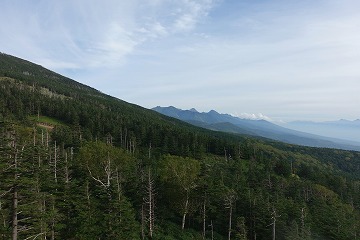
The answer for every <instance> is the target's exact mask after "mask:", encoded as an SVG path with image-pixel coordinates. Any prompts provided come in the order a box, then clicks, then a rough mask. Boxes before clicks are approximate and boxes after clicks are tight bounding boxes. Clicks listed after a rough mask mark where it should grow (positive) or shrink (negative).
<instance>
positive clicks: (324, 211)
mask: <svg viewBox="0 0 360 240" xmlns="http://www.w3.org/2000/svg"><path fill="white" fill-rule="evenodd" d="M0 174H1V175H0V179H1V181H0V239H4V240H7V239H14V240H15V239H89V240H90V239H94V240H95V239H252V240H255V239H289V240H290V239H292V240H296V239H303V240H306V239H319V240H320V239H349V240H350V239H360V152H355V151H344V150H339V149H324V148H310V147H302V146H296V145H290V144H285V143H281V142H276V141H270V140H267V139H260V138H252V137H249V136H246V135H235V134H226V133H220V132H213V131H209V130H205V129H202V128H197V127H194V126H191V125H189V124H186V123H183V122H181V121H178V120H175V119H172V118H169V117H165V116H163V115H160V114H158V113H156V112H153V111H151V110H147V109H144V108H142V107H139V106H136V105H133V104H129V103H126V102H124V101H122V100H119V99H116V98H113V97H111V96H108V95H106V94H103V93H101V92H99V91H97V90H95V89H92V88H90V87H87V86H85V85H82V84H80V83H77V82H75V81H73V80H71V79H68V78H66V77H63V76H61V75H59V74H56V73H54V72H51V71H49V70H47V69H45V68H42V67H41V66H38V65H35V64H33V63H30V62H27V61H25V60H21V59H19V58H15V57H12V56H9V55H6V54H0Z"/></svg>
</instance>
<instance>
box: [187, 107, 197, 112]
mask: <svg viewBox="0 0 360 240" xmlns="http://www.w3.org/2000/svg"><path fill="white" fill-rule="evenodd" d="M189 111H190V112H195V113H198V110H196V109H195V108H191V109H190V110H189Z"/></svg>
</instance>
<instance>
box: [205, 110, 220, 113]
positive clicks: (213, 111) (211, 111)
mask: <svg viewBox="0 0 360 240" xmlns="http://www.w3.org/2000/svg"><path fill="white" fill-rule="evenodd" d="M208 113H209V114H219V113H218V112H217V111H215V110H210V111H209V112H208Z"/></svg>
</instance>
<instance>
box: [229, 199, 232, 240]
mask: <svg viewBox="0 0 360 240" xmlns="http://www.w3.org/2000/svg"><path fill="white" fill-rule="evenodd" d="M232 211H233V206H232V204H231V205H230V211H229V232H228V240H230V239H231V231H232V228H231V227H232V226H231V225H232Z"/></svg>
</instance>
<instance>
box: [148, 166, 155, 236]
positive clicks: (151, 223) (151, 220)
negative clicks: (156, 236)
mask: <svg viewBox="0 0 360 240" xmlns="http://www.w3.org/2000/svg"><path fill="white" fill-rule="evenodd" d="M148 198H149V199H148V201H149V235H150V238H151V239H152V237H153V231H154V217H155V214H154V181H153V180H152V178H151V169H150V168H149V174H148Z"/></svg>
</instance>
